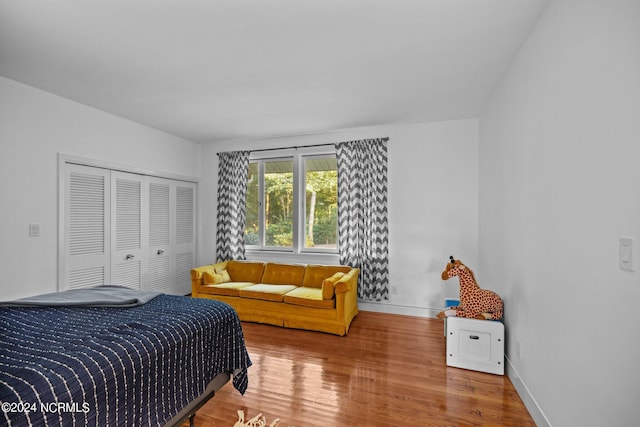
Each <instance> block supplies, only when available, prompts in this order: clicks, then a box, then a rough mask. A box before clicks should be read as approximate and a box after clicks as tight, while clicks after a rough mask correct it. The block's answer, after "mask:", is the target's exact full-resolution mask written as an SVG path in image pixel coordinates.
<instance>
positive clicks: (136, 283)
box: [111, 171, 148, 289]
mask: <svg viewBox="0 0 640 427" xmlns="http://www.w3.org/2000/svg"><path fill="white" fill-rule="evenodd" d="M146 194H147V184H146V177H144V176H141V175H136V174H129V173H124V172H117V171H112V172H111V215H112V224H113V227H112V230H111V274H112V276H111V281H112V284H114V285H120V286H126V287H128V288H132V289H142V288H144V287H145V286H144V283H143V282H144V279H145V273H146V271H147V270H146V268H147V260H146V257H145V255H146V241H147V230H148V225H147V224H146V222H147V221H146V218H147V217H148V215H147V212H146V210H147V209H148V206H147V204H146V202H144V200H145V199H146Z"/></svg>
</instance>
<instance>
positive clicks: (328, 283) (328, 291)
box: [322, 271, 344, 299]
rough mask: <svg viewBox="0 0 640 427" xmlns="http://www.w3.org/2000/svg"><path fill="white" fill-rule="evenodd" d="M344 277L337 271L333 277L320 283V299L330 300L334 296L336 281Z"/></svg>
mask: <svg viewBox="0 0 640 427" xmlns="http://www.w3.org/2000/svg"><path fill="white" fill-rule="evenodd" d="M343 277H344V273H343V272H342V271H338V272H337V273H335V274H334V275H333V276H331V277H328V278H326V279H324V280H323V281H322V299H331V298H333V296H334V295H335V286H336V283H337V282H338V280H340V279H342V278H343Z"/></svg>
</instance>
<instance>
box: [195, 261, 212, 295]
mask: <svg viewBox="0 0 640 427" xmlns="http://www.w3.org/2000/svg"><path fill="white" fill-rule="evenodd" d="M216 265H217V264H208V265H203V266H202V267H196V268H192V269H191V296H192V297H197V296H198V293H199V290H200V286H202V278H203V277H204V273H211V274H213V273H215V267H216Z"/></svg>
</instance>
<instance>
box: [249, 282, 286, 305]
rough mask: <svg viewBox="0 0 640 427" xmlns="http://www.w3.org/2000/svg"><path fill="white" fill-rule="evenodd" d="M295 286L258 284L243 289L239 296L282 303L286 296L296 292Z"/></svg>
mask: <svg viewBox="0 0 640 427" xmlns="http://www.w3.org/2000/svg"><path fill="white" fill-rule="evenodd" d="M296 287H297V286H294V285H272V284H268V283H258V284H257V285H253V286H248V287H246V288H242V289H240V291H239V294H240V296H241V297H243V298H254V299H261V300H265V301H277V302H282V301H283V297H284V294H286V293H287V292H290V291H292V290H294V289H295V288H296Z"/></svg>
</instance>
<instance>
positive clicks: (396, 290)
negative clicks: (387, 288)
mask: <svg viewBox="0 0 640 427" xmlns="http://www.w3.org/2000/svg"><path fill="white" fill-rule="evenodd" d="M391 295H398V287H397V286H392V287H391Z"/></svg>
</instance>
